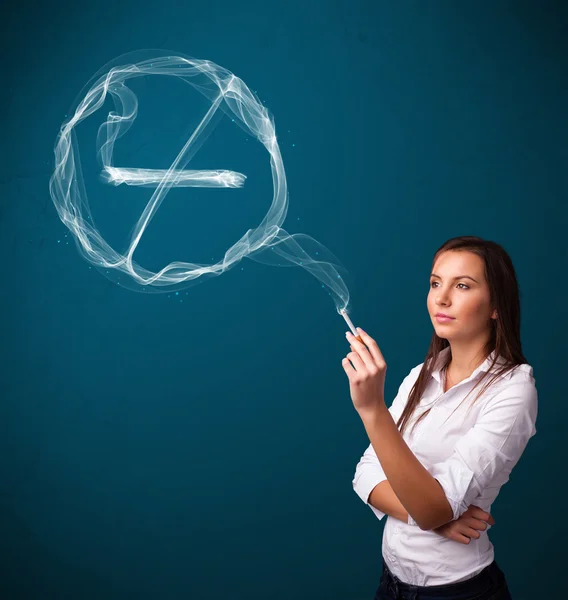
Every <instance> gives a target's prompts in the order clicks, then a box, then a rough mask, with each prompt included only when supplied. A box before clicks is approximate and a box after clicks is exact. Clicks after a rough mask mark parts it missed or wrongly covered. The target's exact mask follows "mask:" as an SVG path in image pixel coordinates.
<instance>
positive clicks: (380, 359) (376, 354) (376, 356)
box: [357, 327, 385, 366]
mask: <svg viewBox="0 0 568 600" xmlns="http://www.w3.org/2000/svg"><path fill="white" fill-rule="evenodd" d="M357 331H358V332H359V335H360V336H361V338H362V339H363V342H364V344H365V345H366V346H367V348H369V352H370V353H371V356H372V357H373V360H374V361H375V364H376V365H377V366H378V365H382V364H385V358H384V356H383V353H382V352H381V350H380V348H379V345H378V344H377V342H376V341H375V340H374V339H373V338H372V337H371V336H370V335H369V334H368V333H367V332H366V331H363V330H362V329H361V328H360V327H357Z"/></svg>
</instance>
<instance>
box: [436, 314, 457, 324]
mask: <svg viewBox="0 0 568 600" xmlns="http://www.w3.org/2000/svg"><path fill="white" fill-rule="evenodd" d="M436 321H438V323H449V322H450V321H455V319H454V318H453V317H441V316H438V315H436Z"/></svg>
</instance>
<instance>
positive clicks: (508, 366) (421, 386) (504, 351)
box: [397, 236, 527, 433]
mask: <svg viewBox="0 0 568 600" xmlns="http://www.w3.org/2000/svg"><path fill="white" fill-rule="evenodd" d="M448 250H454V251H467V252H473V253H475V254H477V255H478V256H480V257H481V258H482V259H483V261H484V264H485V279H486V281H487V282H488V284H489V292H490V299H491V306H492V309H497V318H496V319H491V335H490V339H489V341H488V342H487V344H486V345H485V348H484V360H485V359H487V357H488V356H489V355H490V354H491V353H492V352H493V351H494V350H495V356H494V357H493V360H492V362H491V365H490V366H489V369H488V371H487V372H486V373H485V374H484V375H483V376H482V377H481V378H480V380H479V381H478V382H477V383H476V385H475V386H474V388H473V389H472V390H471V391H473V390H474V389H475V388H476V387H477V386H478V385H479V384H480V383H481V382H482V381H483V380H484V379H487V378H488V376H489V374H490V373H492V372H493V373H494V376H493V378H492V379H491V380H489V381H488V382H487V383H486V385H485V387H484V388H483V389H482V390H481V391H480V392H479V394H478V395H477V397H476V399H477V398H479V396H481V395H482V394H483V392H484V391H485V390H486V389H487V388H488V387H489V386H490V385H491V384H492V383H493V382H494V381H495V380H497V379H499V378H500V377H503V376H504V375H505V374H506V373H508V372H510V371H512V370H513V369H514V368H515V367H516V366H517V365H521V364H525V363H527V360H526V358H525V357H524V355H523V352H522V348H521V333H520V330H521V307H520V300H519V286H518V284H517V276H516V274H515V269H514V267H513V262H512V261H511V258H510V256H509V255H508V254H507V252H506V251H505V250H504V249H503V247H502V246H500V245H499V244H497V243H496V242H491V241H488V240H484V239H482V238H479V237H475V236H460V237H455V238H451V239H449V240H448V241H446V242H444V243H443V244H442V246H440V248H438V250H437V251H436V254H435V255H434V258H433V260H432V269H433V268H434V264H435V263H436V260H437V259H438V257H439V256H440V254H441V253H442V252H446V251H448ZM449 345H450V343H449V342H448V340H447V339H445V338H441V337H439V336H438V335H437V334H436V332H435V331H434V333H433V334H432V340H431V341H430V347H429V348H428V352H427V354H426V358H425V360H424V364H423V365H422V369H421V370H420V374H419V375H418V379H417V380H416V382H415V383H414V385H413V386H412V389H411V390H410V393H409V395H408V401H407V403H406V406H405V407H404V410H403V411H402V414H401V415H400V418H399V419H398V422H397V427H399V429H400V432H401V433H403V432H404V429H405V427H406V425H407V424H408V421H409V420H410V417H411V416H412V413H413V412H414V409H415V408H416V407H417V406H418V403H419V402H420V399H421V398H422V394H423V393H424V391H425V389H426V386H427V385H428V382H429V381H430V377H431V374H432V371H433V369H434V365H435V364H436V362H437V359H438V355H439V354H440V352H441V351H442V350H444V349H445V348H447V347H448V346H449ZM450 360H451V351H450V352H448V358H447V360H446V362H445V364H444V365H443V366H442V372H444V371H445V370H446V368H447V366H448V364H449V362H450ZM496 362H499V363H500V364H501V363H502V364H501V367H500V368H496V369H495V370H494V365H495V363H496ZM470 393H471V392H470ZM468 395H469V394H468ZM466 397H467V396H466ZM429 412H430V409H428V410H427V411H425V412H424V413H423V414H421V415H420V417H419V418H418V419H417V420H416V422H415V423H414V426H416V424H417V423H418V422H419V421H421V420H422V419H423V418H424V417H425V416H426V415H427V414H428V413H429ZM414 426H413V427H414Z"/></svg>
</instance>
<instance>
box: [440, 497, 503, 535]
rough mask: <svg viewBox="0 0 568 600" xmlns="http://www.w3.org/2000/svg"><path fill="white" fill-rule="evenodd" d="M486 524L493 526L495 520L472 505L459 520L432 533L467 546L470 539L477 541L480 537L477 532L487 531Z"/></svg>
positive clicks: (446, 524)
mask: <svg viewBox="0 0 568 600" xmlns="http://www.w3.org/2000/svg"><path fill="white" fill-rule="evenodd" d="M487 523H489V525H495V520H494V519H493V517H492V516H491V515H490V514H489V513H488V512H485V511H484V510H482V509H481V508H479V506H474V505H473V504H472V505H471V506H470V507H469V508H468V509H467V510H466V511H465V512H464V513H463V515H461V516H460V518H459V519H456V520H455V521H450V522H449V523H445V524H444V525H442V526H441V527H436V529H432V531H434V532H435V533H437V534H438V535H441V536H443V537H445V538H448V539H449V540H454V542H459V543H460V544H469V542H470V541H471V538H475V539H479V537H480V536H481V534H480V533H479V532H480V531H485V530H486V529H487Z"/></svg>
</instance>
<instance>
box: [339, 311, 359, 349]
mask: <svg viewBox="0 0 568 600" xmlns="http://www.w3.org/2000/svg"><path fill="white" fill-rule="evenodd" d="M339 313H340V314H341V316H342V317H343V318H344V319H345V321H346V322H347V325H349V329H351V333H352V334H353V335H354V336H355V337H356V338H357V339H358V340H359V341H360V342H361V343H364V342H363V340H362V339H361V336H360V335H359V334H358V333H357V330H356V329H355V325H353V322H352V321H351V319H350V318H349V315H348V314H347V312H346V310H345V309H344V308H342V309H341V310H340V311H339Z"/></svg>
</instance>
